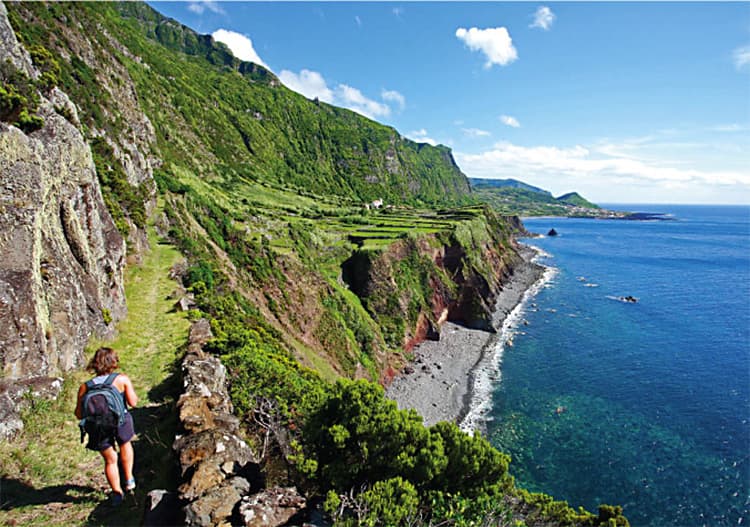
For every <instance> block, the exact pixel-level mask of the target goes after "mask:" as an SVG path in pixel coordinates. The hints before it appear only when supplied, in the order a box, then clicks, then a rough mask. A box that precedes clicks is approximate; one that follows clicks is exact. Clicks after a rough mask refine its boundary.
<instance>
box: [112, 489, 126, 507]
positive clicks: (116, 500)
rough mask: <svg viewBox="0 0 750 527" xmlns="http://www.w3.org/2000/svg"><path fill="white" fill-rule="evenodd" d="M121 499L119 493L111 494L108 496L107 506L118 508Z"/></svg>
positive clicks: (121, 496)
mask: <svg viewBox="0 0 750 527" xmlns="http://www.w3.org/2000/svg"><path fill="white" fill-rule="evenodd" d="M122 499H123V495H122V494H120V493H119V492H113V493H112V494H110V495H109V506H110V507H119V506H120V505H122Z"/></svg>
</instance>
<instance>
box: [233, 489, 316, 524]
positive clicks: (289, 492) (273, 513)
mask: <svg viewBox="0 0 750 527" xmlns="http://www.w3.org/2000/svg"><path fill="white" fill-rule="evenodd" d="M305 504H306V501H305V498H304V497H303V496H301V495H300V494H299V493H298V492H297V489H296V488H294V487H288V488H283V487H274V488H271V489H266V490H264V491H263V492H260V493H258V494H254V495H252V496H246V497H244V498H242V503H240V516H241V517H242V519H243V521H244V523H243V525H245V526H246V527H280V526H282V525H285V524H286V523H287V522H288V521H289V520H290V519H291V518H292V516H294V515H295V514H297V513H298V512H299V511H300V510H302V509H303V508H304V507H305Z"/></svg>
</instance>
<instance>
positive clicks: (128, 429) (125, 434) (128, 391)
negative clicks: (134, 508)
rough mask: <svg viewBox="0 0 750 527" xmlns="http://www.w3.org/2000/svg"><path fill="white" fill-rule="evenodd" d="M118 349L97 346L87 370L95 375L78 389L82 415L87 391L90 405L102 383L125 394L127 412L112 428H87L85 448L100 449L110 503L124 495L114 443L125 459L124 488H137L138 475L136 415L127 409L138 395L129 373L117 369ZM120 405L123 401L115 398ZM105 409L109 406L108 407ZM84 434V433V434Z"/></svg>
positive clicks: (78, 408)
mask: <svg viewBox="0 0 750 527" xmlns="http://www.w3.org/2000/svg"><path fill="white" fill-rule="evenodd" d="M119 362H120V360H119V358H118V356H117V352H116V351H115V350H113V349H112V348H106V347H102V348H99V349H98V350H96V353H95V354H94V357H93V358H92V359H91V362H89V364H88V366H87V367H86V369H87V370H90V371H93V372H95V373H96V377H94V378H93V379H91V380H90V381H88V382H86V383H84V384H82V385H81V387H80V388H79V389H78V402H77V404H76V411H75V414H76V417H77V418H78V419H83V418H84V417H85V416H86V415H87V412H90V411H91V409H90V408H84V400H85V399H86V397H85V396H86V393H87V392H89V391H90V392H91V395H92V397H90V398H88V402H87V403H86V404H87V406H89V407H90V406H93V405H95V403H91V404H89V403H90V402H91V401H92V399H94V397H93V394H94V392H95V391H98V390H99V388H100V387H101V386H102V385H106V384H108V383H111V385H112V386H113V387H114V388H116V392H117V393H118V394H119V397H122V405H120V408H121V412H122V413H123V414H124V415H123V416H122V417H121V418H120V419H119V421H120V422H119V423H114V424H113V425H112V426H111V430H110V431H109V432H107V431H102V429H96V427H93V426H89V425H86V431H87V432H88V434H89V442H88V444H87V445H86V448H88V449H91V450H96V451H98V452H99V453H100V454H101V455H102V457H103V458H104V474H105V475H106V476H107V481H108V482H109V485H110V487H112V494H111V498H110V499H111V503H112V505H119V504H120V503H122V499H123V489H122V486H121V485H120V470H119V467H118V463H117V461H118V460H117V451H116V450H115V443H117V444H118V445H119V446H120V460H121V462H122V470H123V473H124V474H123V475H124V476H125V491H126V492H127V491H132V490H133V489H135V478H133V460H134V454H133V445H132V444H131V439H133V436H135V430H134V428H133V416H132V415H130V413H129V412H128V411H127V406H131V407H134V406H135V405H136V404H138V396H137V395H136V394H135V390H134V389H133V383H132V382H130V379H129V378H128V376H127V375H125V374H123V373H114V372H115V370H116V369H117V368H118V366H119ZM114 397H118V395H115V396H114ZM115 402H116V403H117V404H118V405H119V404H120V401H115ZM105 411H106V408H105ZM82 437H83V436H82Z"/></svg>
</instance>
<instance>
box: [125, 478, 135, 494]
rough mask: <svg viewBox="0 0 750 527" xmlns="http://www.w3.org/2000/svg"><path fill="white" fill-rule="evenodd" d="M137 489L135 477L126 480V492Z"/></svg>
mask: <svg viewBox="0 0 750 527" xmlns="http://www.w3.org/2000/svg"><path fill="white" fill-rule="evenodd" d="M133 490H135V478H130V479H129V480H127V481H126V482H125V492H131V491H133Z"/></svg>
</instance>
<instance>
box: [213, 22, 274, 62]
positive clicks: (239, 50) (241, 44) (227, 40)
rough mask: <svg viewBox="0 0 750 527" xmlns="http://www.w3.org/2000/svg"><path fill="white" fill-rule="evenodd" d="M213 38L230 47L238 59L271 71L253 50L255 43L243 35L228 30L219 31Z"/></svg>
mask: <svg viewBox="0 0 750 527" xmlns="http://www.w3.org/2000/svg"><path fill="white" fill-rule="evenodd" d="M211 36H212V37H214V40H217V41H219V42H223V43H224V44H226V45H227V47H229V49H230V50H231V51H232V53H233V54H234V56H235V57H237V58H238V59H240V60H245V61H247V62H254V63H255V64H259V65H261V66H263V67H264V68H266V69H269V70H270V69H271V68H269V67H268V65H267V64H266V63H265V62H263V59H261V58H260V57H259V56H258V54H257V53H256V52H255V48H253V41H252V40H250V39H249V38H248V37H246V36H245V35H243V34H242V33H237V32H236V31H229V30H228V29H217V30H216V31H214V32H213V33H212V34H211Z"/></svg>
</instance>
